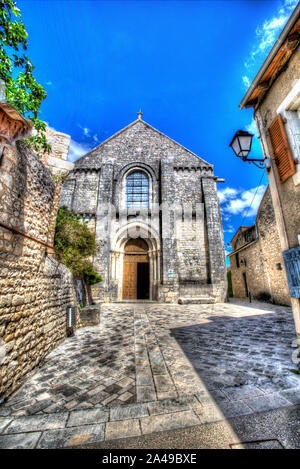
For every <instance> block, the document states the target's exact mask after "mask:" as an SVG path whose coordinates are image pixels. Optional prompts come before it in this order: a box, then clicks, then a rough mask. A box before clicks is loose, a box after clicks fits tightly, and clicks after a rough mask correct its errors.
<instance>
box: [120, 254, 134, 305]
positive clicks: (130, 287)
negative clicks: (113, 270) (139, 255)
mask: <svg viewBox="0 0 300 469" xmlns="http://www.w3.org/2000/svg"><path fill="white" fill-rule="evenodd" d="M123 298H124V300H136V299H137V263H136V262H124V269H123Z"/></svg>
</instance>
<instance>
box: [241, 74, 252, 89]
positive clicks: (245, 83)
mask: <svg viewBox="0 0 300 469" xmlns="http://www.w3.org/2000/svg"><path fill="white" fill-rule="evenodd" d="M242 80H243V83H244V87H245V88H246V89H248V88H249V86H250V85H251V80H250V78H249V77H247V75H244V76H243V77H242Z"/></svg>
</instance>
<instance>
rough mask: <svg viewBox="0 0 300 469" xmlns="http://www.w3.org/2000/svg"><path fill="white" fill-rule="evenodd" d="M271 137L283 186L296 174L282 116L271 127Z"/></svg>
mask: <svg viewBox="0 0 300 469" xmlns="http://www.w3.org/2000/svg"><path fill="white" fill-rule="evenodd" d="M268 130H269V135H270V140H271V145H272V149H273V153H274V158H275V163H276V165H277V169H278V174H279V180H280V182H281V184H282V183H283V182H285V181H286V180H287V179H288V178H289V177H291V176H293V174H295V172H296V168H295V163H294V160H293V155H292V152H291V149H290V145H289V142H288V138H287V135H286V131H285V128H284V123H283V120H282V117H281V115H280V114H278V116H277V117H276V119H274V121H273V122H272V124H271V125H270V127H269V129H268Z"/></svg>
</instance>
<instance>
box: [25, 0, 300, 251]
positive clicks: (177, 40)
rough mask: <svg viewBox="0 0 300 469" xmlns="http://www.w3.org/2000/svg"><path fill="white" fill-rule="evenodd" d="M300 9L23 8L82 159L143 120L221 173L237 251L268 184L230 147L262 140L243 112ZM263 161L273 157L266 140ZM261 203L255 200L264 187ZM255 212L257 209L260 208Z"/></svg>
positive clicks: (250, 5)
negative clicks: (244, 139) (250, 89)
mask: <svg viewBox="0 0 300 469" xmlns="http://www.w3.org/2000/svg"><path fill="white" fill-rule="evenodd" d="M296 4H297V1H296V0H267V1H266V0H259V1H258V0H257V1H255V0H226V1H225V0H224V1H222V0H217V1H214V0H210V1H208V0H193V1H188V0H186V1H183V0H182V1H171V0H165V1H159V0H152V1H143V0H139V1H133V0H131V1H127V0H123V1H114V0H109V1H105V0H102V1H97V0H93V1H88V0H74V1H73V0H65V1H63V0H59V1H58V0H33V1H32V0H19V1H18V0H17V5H18V7H19V8H20V9H21V12H22V17H23V21H24V23H25V26H26V29H27V32H28V34H29V48H28V55H29V57H30V59H31V60H32V62H33V63H34V65H35V67H36V77H37V79H38V80H39V82H40V83H41V84H42V85H43V86H44V87H45V89H46V91H47V93H48V97H47V99H46V100H45V102H44V103H43V105H42V114H41V118H42V119H43V120H45V121H46V122H48V123H49V125H50V126H51V127H54V128H55V129H57V130H59V131H61V132H66V133H68V134H70V135H71V138H72V141H71V148H70V153H69V159H71V160H74V159H76V158H77V157H79V156H81V155H82V154H84V153H85V152H86V151H88V150H89V149H91V148H93V147H95V146H97V145H98V144H99V143H101V141H103V140H105V139H106V138H108V137H109V136H111V135H112V134H114V133H115V132H117V131H118V130H120V129H121V128H123V127H125V126H126V125H128V124H129V123H130V122H132V121H134V120H135V119H136V118H137V112H138V110H139V108H141V109H142V111H143V116H142V117H143V119H144V120H145V121H146V122H148V123H149V124H151V125H152V126H154V127H156V128H157V129H159V130H160V131H161V132H164V133H165V134H167V135H168V136H169V137H171V138H173V139H174V140H176V141H178V142H179V143H181V144H182V145H184V146H185V147H187V148H189V149H190V150H192V151H193V152H195V153H196V154H198V155H199V156H200V157H203V158H204V159H205V160H207V161H209V162H210V163H213V164H214V165H215V174H216V175H217V176H219V177H222V178H225V179H226V182H225V184H219V191H220V201H221V207H222V213H223V224H224V236H225V242H226V243H228V242H229V241H230V240H231V238H232V237H233V234H234V232H235V231H236V229H237V228H238V227H239V226H240V225H241V224H243V225H250V224H252V223H253V221H254V219H255V213H256V210H257V207H258V204H259V201H260V199H261V196H262V194H263V192H264V189H265V186H266V184H267V177H266V175H264V177H263V179H262V180H261V177H262V176H263V173H262V170H260V169H257V168H255V167H254V166H253V165H249V164H245V163H242V162H241V161H239V160H238V159H237V158H236V157H235V156H234V154H233V152H232V150H231V149H230V148H229V146H228V144H229V143H230V141H231V138H232V136H233V134H234V133H235V131H236V130H238V129H240V128H241V129H246V128H247V129H248V130H250V131H251V130H252V131H255V127H254V126H253V123H254V121H253V119H252V114H253V112H252V110H250V109H249V110H242V111H241V110H239V109H238V104H239V103H240V101H241V99H242V97H243V96H244V94H245V91H246V89H247V85H249V83H250V82H251V80H252V79H253V78H254V76H255V75H256V73H257V71H258V69H259V67H260V65H261V64H262V62H263V60H264V58H265V57H266V55H267V53H268V51H269V50H270V49H271V47H272V45H273V43H274V42H275V40H276V38H277V37H278V35H279V34H280V32H281V30H282V28H283V26H284V24H285V22H286V20H287V19H288V17H289V16H290V14H291V12H292V10H293V8H294V7H295V6H296ZM252 148H253V150H252V154H253V156H256V157H261V149H260V145H259V142H258V140H257V139H256V140H255V141H254V143H253V147H252ZM258 185H259V186H260V187H259V188H258V190H257V195H256V197H255V198H254V200H253V196H254V194H255V191H256V187H257V186H258ZM252 200H253V203H252V207H251V208H250V209H249V206H250V204H251V201H252Z"/></svg>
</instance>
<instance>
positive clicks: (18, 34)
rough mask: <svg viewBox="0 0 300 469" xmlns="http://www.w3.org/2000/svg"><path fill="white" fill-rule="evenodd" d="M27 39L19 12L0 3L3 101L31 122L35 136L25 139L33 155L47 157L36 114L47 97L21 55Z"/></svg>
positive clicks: (7, 2)
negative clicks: (3, 83) (5, 100)
mask: <svg viewBox="0 0 300 469" xmlns="http://www.w3.org/2000/svg"><path fill="white" fill-rule="evenodd" d="M27 42H28V35H27V32H26V29H25V26H24V23H23V21H22V17H21V12H20V10H19V8H17V7H16V2H14V1H12V0H5V1H0V79H2V80H4V82H5V85H6V98H7V100H8V102H9V103H10V104H11V105H12V106H14V107H15V108H16V109H17V110H18V111H19V112H20V114H21V115H22V116H23V117H25V118H26V119H29V120H31V121H32V122H33V125H34V129H35V131H36V135H33V136H31V137H29V138H28V139H27V141H28V143H29V144H30V146H31V147H32V148H33V149H34V150H35V151H36V152H43V153H46V152H47V153H50V151H51V146H50V145H49V144H48V142H47V139H46V135H45V130H46V123H45V122H42V121H41V120H40V119H39V117H38V113H39V112H40V106H41V103H42V101H43V100H44V99H45V98H46V96H47V93H46V91H45V90H44V88H43V87H42V85H39V84H38V83H37V81H36V79H35V78H34V76H33V70H34V66H33V65H32V63H31V62H30V60H29V58H28V57H27V55H26V54H25V52H24V51H26V49H27Z"/></svg>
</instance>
